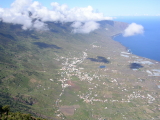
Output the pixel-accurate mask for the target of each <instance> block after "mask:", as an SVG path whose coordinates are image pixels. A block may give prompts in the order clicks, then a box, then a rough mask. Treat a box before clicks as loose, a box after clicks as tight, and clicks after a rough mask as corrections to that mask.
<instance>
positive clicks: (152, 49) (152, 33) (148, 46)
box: [114, 16, 160, 61]
mask: <svg viewBox="0 0 160 120" xmlns="http://www.w3.org/2000/svg"><path fill="white" fill-rule="evenodd" d="M116 20H117V21H122V22H127V23H129V24H131V23H133V22H134V23H137V24H140V25H142V26H143V27H144V33H143V34H139V35H134V36H129V37H123V35H119V36H116V37H115V38H114V40H115V41H118V42H120V43H121V44H122V45H124V46H125V47H127V48H128V49H130V50H131V52H132V53H133V54H136V55H138V56H142V57H145V58H149V59H153V60H156V61H160V53H159V51H160V47H159V45H160V34H159V33H160V30H159V26H160V17H158V16H152V17H149V16H143V17H142V16H141V17H140V16H137V17H118V18H117V19H116Z"/></svg>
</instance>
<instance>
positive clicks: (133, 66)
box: [129, 63, 143, 69]
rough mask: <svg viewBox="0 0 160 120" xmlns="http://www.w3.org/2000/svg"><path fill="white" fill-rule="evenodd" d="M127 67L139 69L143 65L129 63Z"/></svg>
mask: <svg viewBox="0 0 160 120" xmlns="http://www.w3.org/2000/svg"><path fill="white" fill-rule="evenodd" d="M129 67H130V69H139V68H142V67H143V66H142V65H141V64H139V63H131V64H130V65H129Z"/></svg>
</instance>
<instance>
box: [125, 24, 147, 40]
mask: <svg viewBox="0 0 160 120" xmlns="http://www.w3.org/2000/svg"><path fill="white" fill-rule="evenodd" d="M143 33H144V28H143V26H142V25H138V24H136V23H131V24H130V25H129V26H128V27H127V28H126V29H125V30H124V33H123V36H124V37H128V36H133V35H136V34H143Z"/></svg>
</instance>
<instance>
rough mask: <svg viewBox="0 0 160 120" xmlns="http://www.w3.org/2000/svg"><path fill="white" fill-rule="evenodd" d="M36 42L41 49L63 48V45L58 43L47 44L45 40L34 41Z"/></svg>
mask: <svg viewBox="0 0 160 120" xmlns="http://www.w3.org/2000/svg"><path fill="white" fill-rule="evenodd" d="M34 44H35V45H37V46H38V47H39V48H41V49H43V48H52V49H53V48H55V49H62V48H61V47H58V46H57V45H54V44H47V43H44V42H34Z"/></svg>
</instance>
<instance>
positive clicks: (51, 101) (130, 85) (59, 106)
mask: <svg viewBox="0 0 160 120" xmlns="http://www.w3.org/2000/svg"><path fill="white" fill-rule="evenodd" d="M98 23H99V24H100V28H99V29H96V30H95V31H93V32H91V33H89V34H81V33H75V34H74V33H72V32H71V31H72V28H71V27H70V25H71V24H72V23H64V24H61V23H52V22H47V24H48V27H49V30H47V31H42V30H41V31H34V30H26V31H24V30H22V29H21V26H20V25H12V24H6V23H1V24H0V43H1V45H0V65H1V66H0V67H1V70H0V83H1V84H0V99H1V100H0V102H1V104H2V105H4V104H9V105H11V108H15V109H12V111H14V110H16V111H17V109H18V110H20V111H25V112H27V113H31V114H33V115H35V116H41V117H44V118H48V119H63V118H64V119H68V120H70V119H75V120H76V119H83V120H85V119H93V120H94V119H95V120H96V119H125V118H126V119H146V118H148V116H151V117H153V118H156V117H158V115H159V109H158V104H159V101H158V99H159V96H158V94H159V91H158V89H159V88H158V87H157V85H158V84H159V83H158V80H159V78H158V77H159V75H160V73H159V68H160V65H159V63H157V62H156V61H151V60H149V59H146V58H141V57H139V56H135V55H132V54H130V53H128V51H127V50H126V49H125V47H123V46H121V45H120V44H119V43H118V42H116V41H113V40H112V38H111V36H113V35H115V34H118V33H121V32H123V30H124V29H125V28H126V27H127V24H126V23H120V22H114V21H100V22H98ZM101 66H103V67H101ZM144 111H145V112H144ZM124 117H125V118H124Z"/></svg>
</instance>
